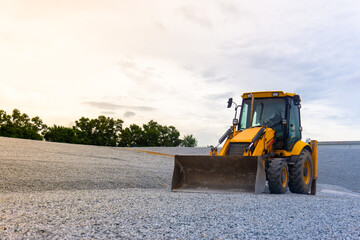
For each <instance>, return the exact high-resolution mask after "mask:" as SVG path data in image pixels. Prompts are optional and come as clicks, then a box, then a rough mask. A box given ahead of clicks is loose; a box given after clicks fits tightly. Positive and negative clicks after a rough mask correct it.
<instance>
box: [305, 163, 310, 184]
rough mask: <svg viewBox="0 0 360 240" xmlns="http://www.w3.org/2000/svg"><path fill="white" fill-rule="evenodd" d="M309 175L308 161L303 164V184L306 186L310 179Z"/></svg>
mask: <svg viewBox="0 0 360 240" xmlns="http://www.w3.org/2000/svg"><path fill="white" fill-rule="evenodd" d="M310 174H311V167H310V163H309V161H308V160H306V161H305V164H304V182H305V184H306V185H307V184H309V183H310V177H311V176H310Z"/></svg>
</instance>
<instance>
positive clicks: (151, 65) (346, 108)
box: [0, 0, 360, 146]
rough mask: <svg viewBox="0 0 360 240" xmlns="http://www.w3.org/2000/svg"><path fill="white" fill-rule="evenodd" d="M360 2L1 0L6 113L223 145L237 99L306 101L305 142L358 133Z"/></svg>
mask: <svg viewBox="0 0 360 240" xmlns="http://www.w3.org/2000/svg"><path fill="white" fill-rule="evenodd" d="M359 23H360V2H359V1H347V0H344V1H333V0H328V1H308V0H305V1H276V0H271V1H245V0H243V1H227V0H224V1H186V0H181V1H167V0H163V1H157V0H152V1H145V0H144V1H138V0H131V1H121V0H120V1H119V0H116V1H115V0H114V1H106V0H105V1H93V0H81V1H74V0H71V1H67V0H63V1H49V0H36V1H35V0H24V1H17V0H9V1H3V0H0V93H1V94H0V109H2V110H5V111H6V112H7V113H11V112H12V110H13V109H14V108H18V109H19V110H20V111H21V112H24V113H27V114H28V115H30V117H33V116H39V117H40V118H41V119H42V120H43V121H44V122H45V123H46V124H48V125H52V124H57V125H63V126H67V127H69V126H72V125H73V124H74V121H75V120H77V119H79V118H80V117H82V116H85V117H89V118H96V117H97V116H99V115H105V116H109V117H113V118H116V119H122V120H124V127H126V126H129V125H130V124H133V123H135V124H138V125H142V124H144V123H147V122H148V121H150V120H154V121H157V122H158V123H159V124H162V125H167V126H169V125H173V126H175V127H176V128H177V129H178V130H179V131H180V133H181V136H184V135H188V134H193V135H194V136H195V138H196V139H197V140H198V145H199V146H207V145H216V143H217V141H218V139H219V138H220V137H221V136H222V134H223V133H224V132H225V131H226V130H227V129H228V128H229V127H230V126H231V123H232V118H233V115H234V109H233V108H232V109H228V108H226V106H227V100H228V98H229V97H232V98H233V99H234V101H235V102H236V103H238V104H241V101H242V99H241V95H242V93H243V92H251V91H271V90H281V91H284V92H290V93H297V94H299V95H300V96H301V99H302V102H301V104H302V108H301V118H302V126H303V140H305V139H306V138H311V139H318V140H320V141H327V140H360V126H359V119H360V107H359V103H360V100H359V99H360V98H359V94H360V24H359Z"/></svg>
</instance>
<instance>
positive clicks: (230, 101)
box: [227, 98, 233, 108]
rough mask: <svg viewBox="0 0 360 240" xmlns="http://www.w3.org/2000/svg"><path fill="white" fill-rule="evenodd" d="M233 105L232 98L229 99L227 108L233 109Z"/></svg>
mask: <svg viewBox="0 0 360 240" xmlns="http://www.w3.org/2000/svg"><path fill="white" fill-rule="evenodd" d="M232 103H233V101H232V98H229V100H228V105H227V108H231V105H232Z"/></svg>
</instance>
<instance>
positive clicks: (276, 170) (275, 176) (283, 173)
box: [267, 159, 289, 194]
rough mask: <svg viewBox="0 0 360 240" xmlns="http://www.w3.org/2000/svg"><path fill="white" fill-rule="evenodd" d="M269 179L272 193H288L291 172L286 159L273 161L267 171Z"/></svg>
mask: <svg viewBox="0 0 360 240" xmlns="http://www.w3.org/2000/svg"><path fill="white" fill-rule="evenodd" d="M267 179H268V185H269V190H270V192H271V193H276V194H281V193H286V191H287V189H288V182H289V171H288V166H287V163H286V161H285V160H284V159H273V160H271V162H270V164H269V168H268V169H267Z"/></svg>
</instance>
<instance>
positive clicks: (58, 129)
mask: <svg viewBox="0 0 360 240" xmlns="http://www.w3.org/2000/svg"><path fill="white" fill-rule="evenodd" d="M44 138H45V140H46V141H50V142H64V143H79V139H78V138H77V136H76V134H75V130H74V129H73V128H67V127H63V126H56V125H54V126H53V127H49V128H48V129H47V131H46V132H45V133H44Z"/></svg>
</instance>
